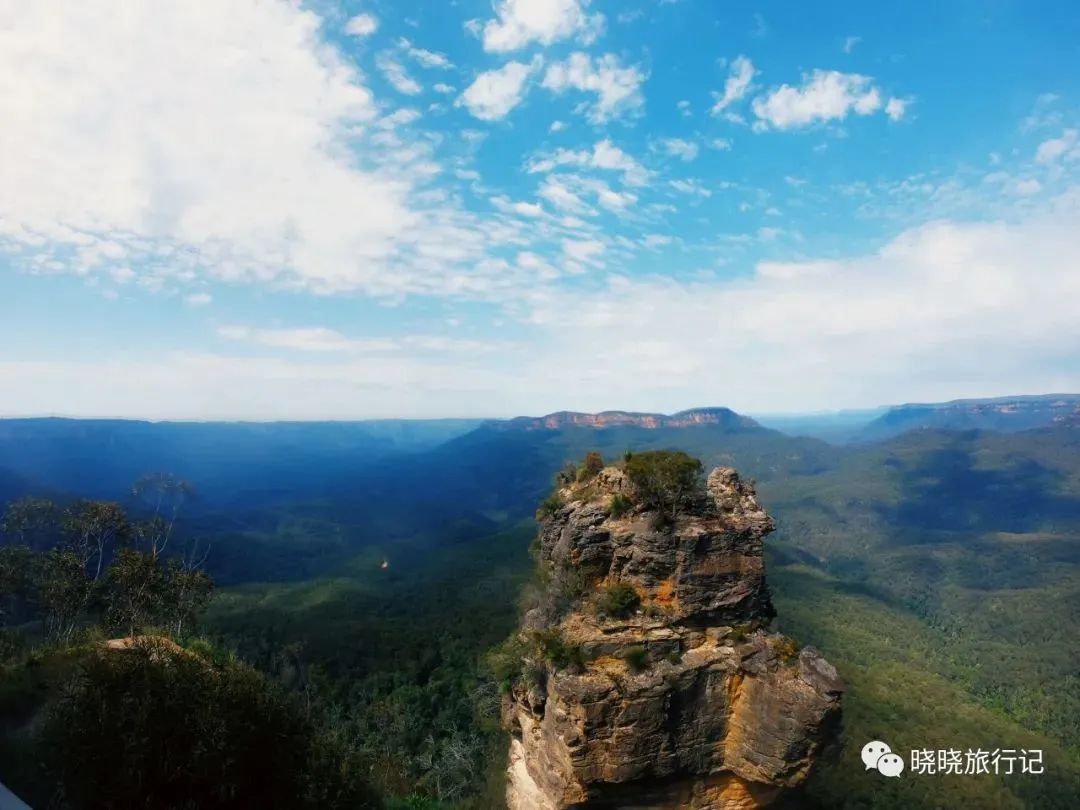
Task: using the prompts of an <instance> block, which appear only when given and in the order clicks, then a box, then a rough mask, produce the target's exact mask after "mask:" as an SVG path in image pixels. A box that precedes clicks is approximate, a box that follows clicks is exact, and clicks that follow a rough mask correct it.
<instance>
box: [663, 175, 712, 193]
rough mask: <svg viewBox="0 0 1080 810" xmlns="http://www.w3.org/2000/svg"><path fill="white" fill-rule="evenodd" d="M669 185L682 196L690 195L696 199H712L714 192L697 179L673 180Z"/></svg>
mask: <svg viewBox="0 0 1080 810" xmlns="http://www.w3.org/2000/svg"><path fill="white" fill-rule="evenodd" d="M669 185H670V186H671V187H672V188H673V189H675V190H676V191H678V192H679V193H680V194H689V195H691V196H694V197H711V196H712V191H711V190H710V189H708V188H706V187H705V186H703V185H702V184H701V181H700V180H698V179H696V178H689V179H686V180H671V181H669Z"/></svg>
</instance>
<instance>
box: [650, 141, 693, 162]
mask: <svg viewBox="0 0 1080 810" xmlns="http://www.w3.org/2000/svg"><path fill="white" fill-rule="evenodd" d="M656 145H657V147H658V148H659V149H660V150H661V151H663V152H664V154H666V155H670V156H671V157H677V158H679V159H680V160H686V161H690V160H693V159H694V158H696V157H697V156H698V145H697V144H696V143H694V142H693V141H688V140H685V139H684V138H661V139H660V140H659V141H657V142H656Z"/></svg>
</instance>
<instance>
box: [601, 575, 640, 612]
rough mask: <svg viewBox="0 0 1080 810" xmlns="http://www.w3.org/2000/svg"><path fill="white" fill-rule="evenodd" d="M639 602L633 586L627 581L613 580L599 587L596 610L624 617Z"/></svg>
mask: <svg viewBox="0 0 1080 810" xmlns="http://www.w3.org/2000/svg"><path fill="white" fill-rule="evenodd" d="M640 604H641V597H640V596H638V593H637V591H636V590H634V586H633V585H630V584H629V583H627V582H615V583H613V584H611V585H607V586H605V587H603V588H601V589H600V593H599V594H597V597H596V608H597V610H598V611H599V612H600V613H601V614H603V615H605V616H612V617H614V618H617V619H625V618H626V617H627V616H629V615H630V614H631V613H633V612H634V611H635V610H636V609H637V607H638V605H640Z"/></svg>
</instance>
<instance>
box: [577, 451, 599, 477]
mask: <svg viewBox="0 0 1080 810" xmlns="http://www.w3.org/2000/svg"><path fill="white" fill-rule="evenodd" d="M602 469H604V457H603V456H601V455H600V454H599V453H598V452H596V451H595V450H591V451H589V452H588V453H586V454H585V461H584V462H583V463H582V465H581V467H580V469H578V473H577V480H578V481H588V480H590V479H592V478H595V477H596V476H597V475H598V474H599V472H600V471H601V470H602Z"/></svg>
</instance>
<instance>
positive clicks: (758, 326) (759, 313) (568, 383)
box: [523, 189, 1080, 412]
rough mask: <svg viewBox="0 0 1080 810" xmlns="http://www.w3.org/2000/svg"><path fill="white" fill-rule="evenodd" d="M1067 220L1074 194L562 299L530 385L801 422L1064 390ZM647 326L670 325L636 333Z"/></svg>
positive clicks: (589, 397) (1077, 280)
mask: <svg viewBox="0 0 1080 810" xmlns="http://www.w3.org/2000/svg"><path fill="white" fill-rule="evenodd" d="M1078 216H1080V189H1075V190H1074V191H1073V192H1071V194H1070V195H1069V196H1068V197H1064V198H1062V199H1060V200H1058V201H1057V203H1056V204H1055V206H1054V207H1053V208H1052V209H1050V210H1048V211H1043V212H1042V213H1040V214H1038V215H1036V216H1032V217H1030V218H1028V219H1026V220H1024V221H1021V222H1019V223H1016V224H1006V223H1004V222H994V223H972V222H965V223H951V222H935V223H931V224H927V225H923V226H920V227H916V228H913V229H911V230H908V231H905V232H904V233H901V234H900V235H898V236H897V237H895V238H894V239H892V240H891V241H889V242H888V243H886V244H885V245H884V246H883V247H882V248H881V249H880V250H878V251H875V252H873V253H869V254H866V255H860V256H854V257H851V258H848V259H843V260H834V259H824V260H808V261H801V262H786V263H762V264H760V265H759V266H758V268H757V272H756V273H755V274H754V275H753V276H751V277H749V278H742V279H733V280H727V281H701V282H682V281H675V280H671V279H655V278H654V279H649V280H645V279H639V280H622V281H620V282H618V283H613V284H611V285H610V286H609V288H608V289H607V290H606V291H605V292H603V293H600V294H593V295H589V296H581V295H575V294H573V293H572V292H570V291H566V292H565V293H561V294H558V295H553V296H551V297H550V298H548V299H547V300H546V301H544V302H543V303H541V304H538V305H537V306H536V307H535V309H534V311H533V318H532V320H533V322H534V323H535V324H537V325H539V326H542V327H543V328H545V329H546V330H547V334H548V335H549V337H548V340H547V341H546V342H545V346H546V351H545V353H544V354H543V355H542V356H541V357H539V358H538V359H537V361H536V365H535V366H533V367H530V368H528V369H526V370H525V373H526V374H527V375H528V377H529V378H530V379H543V380H544V381H545V382H544V385H546V386H548V387H549V390H554V391H558V392H559V395H560V397H559V398H558V407H562V408H574V409H581V410H596V409H599V408H602V407H610V405H609V404H606V403H610V402H618V403H620V407H628V408H635V409H642V410H660V411H668V412H670V411H671V410H674V409H677V408H680V407H686V405H687V403H690V402H709V403H723V404H726V405H729V406H731V407H734V408H736V409H740V410H743V411H751V412H753V411H759V412H761V411H775V410H777V408H778V407H780V406H779V405H778V403H782V404H783V407H784V408H786V409H790V410H803V411H807V410H814V409H833V408H838V407H862V406H868V405H872V404H876V403H881V402H905V401H910V400H925V401H937V400H944V399H951V398H954V397H961V396H988V395H994V394H1005V393H1009V392H1016V391H1055V390H1074V389H1076V388H1078V387H1080V367H1078V366H1077V365H1076V364H1075V363H1074V362H1072V358H1075V357H1077V356H1080V328H1078V326H1077V322H1076V316H1075V301H1077V300H1080V273H1077V272H1076V257H1077V256H1078V255H1080V230H1078V229H1077V228H1076V227H1075V223H1076V221H1077V217H1078ZM642 323H661V324H664V325H665V328H664V330H663V331H662V333H656V332H650V333H643V332H642V331H641V329H640V324H642ZM1004 323H1007V324H1009V328H1008V329H1004V330H1003V329H1002V328H1001V324H1004ZM572 346H573V347H578V349H577V350H571V347H572ZM583 346H585V347H592V349H591V350H590V351H584V352H583V351H580V347H583ZM657 357H663V358H664V360H665V361H664V362H662V363H658V362H656V358H657ZM972 357H978V358H979V361H978V362H972ZM645 376H647V377H648V379H649V380H650V385H649V386H648V388H647V389H642V387H641V385H640V380H641V379H642V378H643V377H645ZM537 388H539V386H537ZM573 391H578V392H580V394H579V396H578V397H576V398H575V397H574V396H573V395H570V398H569V400H568V399H567V398H566V397H567V394H566V392H573ZM530 393H531V392H530ZM523 396H524V395H523ZM534 396H535V395H534ZM555 399H556V397H554V396H551V397H549V399H548V400H546V401H547V402H549V403H552V404H553V405H554V400H555ZM534 410H535V411H543V410H544V408H542V407H540V404H539V403H537V405H536V406H535V407H534Z"/></svg>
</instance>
